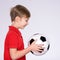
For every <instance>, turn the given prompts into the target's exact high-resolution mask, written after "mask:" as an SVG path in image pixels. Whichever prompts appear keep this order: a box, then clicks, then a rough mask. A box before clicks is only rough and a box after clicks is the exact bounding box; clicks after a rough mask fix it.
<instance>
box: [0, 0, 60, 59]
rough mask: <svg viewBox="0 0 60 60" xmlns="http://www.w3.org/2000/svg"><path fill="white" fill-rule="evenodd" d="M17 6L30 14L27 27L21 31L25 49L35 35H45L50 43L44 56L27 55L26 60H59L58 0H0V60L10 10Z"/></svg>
mask: <svg viewBox="0 0 60 60" xmlns="http://www.w3.org/2000/svg"><path fill="white" fill-rule="evenodd" d="M17 4H21V5H24V6H26V7H27V8H28V9H29V10H30V12H31V18H30V19H29V25H28V26H27V27H26V28H25V29H23V30H21V32H22V35H23V39H24V44H25V47H27V46H28V41H29V37H30V36H32V35H33V34H35V33H40V34H43V35H45V36H46V37H48V40H49V41H50V49H49V51H48V52H47V53H46V54H44V55H42V56H35V55H33V54H31V53H28V54H27V55H26V58H27V60H60V47H59V46H60V0H0V60H3V52H4V39H5V36H6V33H7V31H8V26H9V25H10V24H11V21H10V20H11V19H10V15H9V13H10V9H11V7H13V6H15V5H17Z"/></svg>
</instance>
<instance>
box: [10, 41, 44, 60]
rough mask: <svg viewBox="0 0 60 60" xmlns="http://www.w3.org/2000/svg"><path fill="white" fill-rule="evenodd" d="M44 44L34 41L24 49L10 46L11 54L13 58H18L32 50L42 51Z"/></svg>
mask: <svg viewBox="0 0 60 60" xmlns="http://www.w3.org/2000/svg"><path fill="white" fill-rule="evenodd" d="M42 46H43V44H40V45H37V44H35V42H33V43H32V44H31V45H30V46H29V47H27V48H26V49H24V50H17V49H16V48H10V56H11V58H12V60H16V59H18V58H21V57H22V56H24V55H26V54H27V53H29V52H30V51H42V50H40V49H42Z"/></svg>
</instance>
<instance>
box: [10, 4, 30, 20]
mask: <svg viewBox="0 0 60 60" xmlns="http://www.w3.org/2000/svg"><path fill="white" fill-rule="evenodd" d="M24 15H26V17H27V18H29V17H30V12H29V10H28V9H27V8H26V7H24V6H22V5H16V6H15V7H13V8H12V9H11V11H10V16H11V20H12V21H14V19H15V17H16V16H19V17H23V16H24Z"/></svg>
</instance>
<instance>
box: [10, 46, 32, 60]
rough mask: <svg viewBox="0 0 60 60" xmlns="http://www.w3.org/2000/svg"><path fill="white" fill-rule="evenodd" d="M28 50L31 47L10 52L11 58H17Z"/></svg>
mask: <svg viewBox="0 0 60 60" xmlns="http://www.w3.org/2000/svg"><path fill="white" fill-rule="evenodd" d="M30 51H31V48H30V47H27V48H26V49H24V50H20V51H16V52H15V53H14V54H11V58H12V59H13V60H15V59H18V58H21V57H23V56H24V55H26V54H27V53H29V52H30Z"/></svg>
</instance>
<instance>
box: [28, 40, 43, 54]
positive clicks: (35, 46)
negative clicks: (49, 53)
mask: <svg viewBox="0 0 60 60" xmlns="http://www.w3.org/2000/svg"><path fill="white" fill-rule="evenodd" d="M36 41H37V40H36ZM36 41H34V42H33V43H32V44H31V45H29V47H30V49H31V51H38V52H40V53H41V52H42V51H43V50H44V47H42V46H43V45H44V44H35V43H36Z"/></svg>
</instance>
